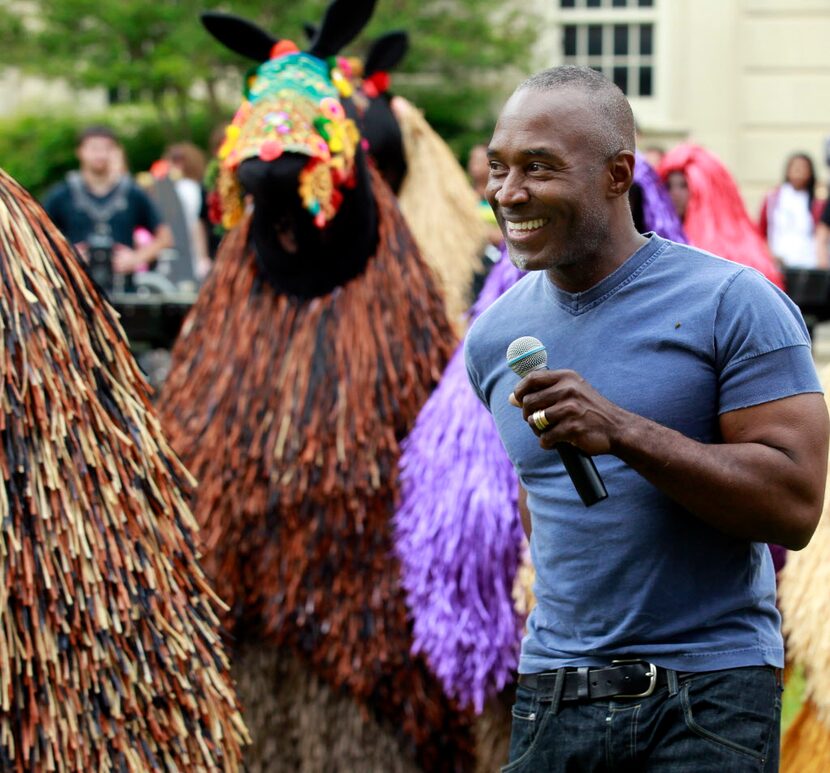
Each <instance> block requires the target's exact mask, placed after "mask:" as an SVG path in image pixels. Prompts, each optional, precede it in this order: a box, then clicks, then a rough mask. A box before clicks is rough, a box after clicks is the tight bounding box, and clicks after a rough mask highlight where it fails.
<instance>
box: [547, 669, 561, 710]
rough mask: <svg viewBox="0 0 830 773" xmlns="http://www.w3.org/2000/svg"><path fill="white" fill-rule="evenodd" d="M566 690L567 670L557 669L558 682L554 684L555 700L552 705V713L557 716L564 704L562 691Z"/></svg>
mask: <svg viewBox="0 0 830 773" xmlns="http://www.w3.org/2000/svg"><path fill="white" fill-rule="evenodd" d="M564 689H565V669H564V668H558V669H556V681H555V682H554V683H553V700H552V702H551V704H550V711H551V713H552V714H553V715H554V716H555V715H556V714H557V713H558V712H559V704H561V703H562V691H563V690H564Z"/></svg>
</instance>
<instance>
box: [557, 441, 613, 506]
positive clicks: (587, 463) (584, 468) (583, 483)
mask: <svg viewBox="0 0 830 773" xmlns="http://www.w3.org/2000/svg"><path fill="white" fill-rule="evenodd" d="M556 450H557V451H558V452H559V456H560V457H561V458H562V463H563V464H564V465H565V469H566V470H567V472H568V475H570V476H571V482H572V483H573V484H574V488H575V489H576V493H577V494H579V497H580V499H582V504H584V505H585V507H590V506H591V505H595V504H596V503H597V502H601V501H602V500H603V499H606V498H607V497H608V492H607V491H606V490H605V484H604V483H603V482H602V478H601V477H600V475H599V473H598V472H597V468H596V465H595V464H594V460H593V459H592V458H591V457H590V456H588V454H586V453H584V452H583V451H581V450H580V449H579V448H577V447H576V446H572V445H571V444H570V443H557V444H556Z"/></svg>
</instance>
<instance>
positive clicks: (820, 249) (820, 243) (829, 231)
mask: <svg viewBox="0 0 830 773" xmlns="http://www.w3.org/2000/svg"><path fill="white" fill-rule="evenodd" d="M816 265H817V266H818V268H830V197H829V198H828V199H827V201H826V202H825V204H824V209H823V210H822V212H821V217H820V218H819V221H818V223H817V224H816Z"/></svg>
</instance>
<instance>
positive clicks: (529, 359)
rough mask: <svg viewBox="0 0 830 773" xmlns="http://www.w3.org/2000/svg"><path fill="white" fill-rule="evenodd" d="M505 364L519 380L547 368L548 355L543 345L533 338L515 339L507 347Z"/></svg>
mask: <svg viewBox="0 0 830 773" xmlns="http://www.w3.org/2000/svg"><path fill="white" fill-rule="evenodd" d="M507 364H508V365H509V366H510V368H511V370H512V371H513V372H514V373H515V374H516V375H517V376H519V377H520V378H524V377H525V376H526V375H527V374H528V373H530V372H531V371H533V370H539V369H541V368H546V367H547V366H548V353H547V350H546V349H545V345H544V344H543V343H542V342H541V341H540V340H539V339H538V338H534V337H533V336H522V337H521V338H517V339H516V340H515V341H513V343H511V344H510V346H508V347H507Z"/></svg>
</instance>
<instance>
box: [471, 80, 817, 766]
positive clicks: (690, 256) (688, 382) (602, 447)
mask: <svg viewBox="0 0 830 773" xmlns="http://www.w3.org/2000/svg"><path fill="white" fill-rule="evenodd" d="M488 153H489V158H490V179H489V183H488V187H487V196H488V199H489V201H490V204H491V206H492V207H493V210H494V211H495V213H496V218H497V219H498V222H499V225H500V226H501V228H502V231H503V233H504V235H505V239H506V241H507V245H508V248H509V251H510V255H511V258H512V260H513V262H514V263H515V264H516V265H517V266H520V267H521V268H524V269H526V270H528V271H529V272H530V273H529V274H528V276H527V277H525V278H524V279H523V280H521V281H520V282H519V283H518V284H517V285H515V286H514V287H513V288H512V289H511V290H509V291H508V292H507V293H506V294H505V295H504V296H502V297H501V298H500V299H499V300H498V301H496V302H495V303H494V304H493V305H492V306H491V307H490V308H489V309H488V310H487V311H486V312H484V313H483V314H482V315H481V317H479V319H478V320H477V322H476V323H475V324H474V325H473V327H472V329H471V330H470V333H469V335H468V338H467V343H466V356H467V367H468V371H469V376H470V381H471V383H472V385H473V387H474V389H475V390H476V392H477V393H478V395H479V397H480V398H481V400H482V401H483V402H484V404H485V405H486V406H487V407H488V409H489V410H490V411H491V412H492V414H493V416H494V418H495V420H496V423H497V425H498V429H499V432H500V434H501V437H502V441H503V442H504V445H505V447H506V449H507V452H508V454H509V455H510V458H511V460H512V462H513V464H514V466H515V468H516V471H517V473H518V475H519V478H520V480H521V483H522V486H523V489H524V491H525V492H526V502H527V510H528V511H529V514H530V519H529V520H530V524H529V527H530V528H529V531H530V538H531V555H532V557H533V563H534V565H535V568H536V572H537V582H536V587H535V590H536V596H537V601H538V604H537V607H536V608H535V609H534V610H533V612H532V613H531V616H530V618H529V620H528V634H527V636H526V638H525V640H524V641H523V643H522V655H521V661H520V664H519V671H520V676H519V688H518V694H517V700H516V705H515V706H514V709H513V717H514V719H513V734H512V737H511V744H510V762H509V764H508V765H507V766H506V767H505V768H504V769H503V770H504V772H505V773H513V772H515V771H534V773H537V772H539V771H565V770H579V771H599V770H611V769H613V770H632V771H640V770H649V771H671V772H672V773H675V771H695V773H705V771H718V773H721V772H722V771H725V770H729V771H750V770H753V771H774V770H777V766H778V725H779V714H780V690H781V683H780V671H779V669H780V668H781V667H782V666H783V646H782V640H781V633H780V618H779V615H778V612H777V611H776V608H775V577H774V572H773V567H772V561H771V558H770V555H769V551H768V550H767V547H766V545H765V544H764V543H766V542H776V543H779V544H781V545H784V546H786V547H789V548H791V549H795V550H797V549H800V548H802V547H804V545H806V544H807V542H808V541H809V539H810V537H811V535H812V533H813V531H814V529H815V527H816V525H817V523H818V519H819V516H820V513H821V506H822V502H823V495H824V483H825V475H826V469H827V445H828V418H827V412H826V409H825V407H824V400H823V398H822V396H821V394H820V392H821V390H820V386H819V382H818V379H817V376H816V373H815V368H814V366H813V362H812V357H811V349H810V340H809V338H808V335H807V331H806V329H805V327H804V323H803V320H802V319H801V316H800V314H799V312H798V309H797V308H796V307H795V306H794V305H793V304H792V303H791V302H790V301H789V300H788V299H787V297H786V296H785V295H784V294H783V293H781V292H780V291H779V290H777V289H776V288H775V287H774V286H773V285H772V284H771V283H769V282H768V281H767V280H766V279H764V278H763V277H762V276H761V275H760V274H758V273H757V272H755V271H753V270H752V269H748V268H745V267H743V266H740V265H738V264H736V263H731V262H729V261H726V260H723V259H720V258H717V257H715V256H713V255H711V254H709V253H704V252H702V251H699V250H696V249H693V248H690V247H687V246H684V245H680V244H676V243H674V242H670V241H667V240H665V239H662V238H660V237H659V236H656V235H654V234H646V235H645V236H641V235H640V234H639V233H638V232H637V231H636V230H635V227H634V223H633V221H632V217H631V211H630V208H629V204H628V190H629V188H630V186H631V182H632V175H633V169H634V121H633V117H632V114H631V109H630V107H629V105H628V102H627V101H626V99H625V97H624V95H623V94H622V92H620V91H619V89H617V87H616V86H614V85H613V84H612V83H610V82H609V81H608V80H606V79H605V78H604V77H603V76H602V75H600V74H598V73H596V72H594V71H592V70H590V69H583V68H576V67H561V68H556V69H553V70H547V71H545V72H542V73H540V74H538V75H535V76H533V77H532V78H530V79H529V80H528V81H526V82H525V83H523V84H522V85H520V86H519V88H518V89H517V90H516V92H515V93H514V94H513V96H512V97H511V98H510V99H509V101H508V102H507V104H506V105H505V107H504V109H503V111H502V114H501V116H500V118H499V121H498V124H497V126H496V129H495V132H494V134H493V138H492V140H491V142H490V147H489V151H488ZM525 335H531V336H535V337H537V338H539V339H540V340H541V341H542V342H543V343H544V344H545V346H546V347H547V350H548V353H549V355H548V359H549V364H550V367H551V368H552V369H551V370H548V371H537V372H534V373H531V374H530V375H529V376H527V377H526V378H525V379H523V380H522V381H518V380H517V378H516V376H515V375H514V374H513V373H512V372H511V371H510V369H509V368H508V367H507V365H506V363H505V352H506V350H507V347H508V346H509V344H510V343H511V342H512V341H513V340H514V339H516V338H518V337H520V336H525ZM539 427H541V429H540V428H539ZM558 443H570V444H572V445H574V446H576V447H577V448H579V449H581V450H582V451H583V452H584V453H586V454H591V455H595V456H596V459H595V463H596V466H597V468H598V470H599V473H600V474H601V476H602V478H603V479H604V481H605V484H606V487H607V489H608V498H607V499H605V500H603V501H601V502H599V503H598V504H596V505H594V506H592V507H591V508H589V509H588V508H585V507H584V506H583V504H582V502H581V500H580V499H579V497H578V495H577V494H576V492H575V490H574V488H573V485H572V484H571V481H570V479H569V477H568V475H567V473H566V471H565V469H564V467H563V465H562V462H561V460H560V458H559V455H558V453H557V452H556V451H555V450H554V449H555V446H556V445H557V444H558Z"/></svg>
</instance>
